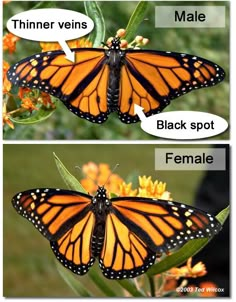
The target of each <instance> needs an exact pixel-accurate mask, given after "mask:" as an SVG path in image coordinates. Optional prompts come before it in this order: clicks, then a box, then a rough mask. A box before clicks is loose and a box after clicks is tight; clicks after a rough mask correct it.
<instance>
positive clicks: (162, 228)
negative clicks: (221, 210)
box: [112, 197, 221, 253]
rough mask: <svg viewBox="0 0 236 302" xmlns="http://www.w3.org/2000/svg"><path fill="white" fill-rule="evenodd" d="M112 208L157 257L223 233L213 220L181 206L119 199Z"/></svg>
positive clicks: (205, 214) (143, 199)
mask: <svg viewBox="0 0 236 302" xmlns="http://www.w3.org/2000/svg"><path fill="white" fill-rule="evenodd" d="M112 206H113V210H114V214H115V215H116V216H117V218H118V219H119V220H120V221H121V222H122V223H123V224H124V225H125V226H126V227H128V228H129V230H130V231H131V232H133V233H134V234H136V235H137V236H138V237H139V238H140V240H142V241H143V242H144V243H145V244H146V245H147V246H148V247H149V248H150V249H151V250H152V251H154V252H156V253H163V252H166V251H168V250H170V249H173V248H176V247H179V246H181V245H183V244H184V243H185V242H187V241H189V240H191V239H194V238H202V237H211V236H213V235H215V234H216V233H217V232H218V231H219V230H220V229H221V224H220V223H219V222H218V221H217V219H216V218H215V217H214V216H212V215H210V214H208V213H205V212H203V211H201V210H199V209H196V208H193V207H191V206H188V205H184V204H181V203H178V202H172V201H165V200H155V199H149V198H137V197H128V198H126V197H120V198H113V199H112ZM120 236H122V232H121V234H120Z"/></svg>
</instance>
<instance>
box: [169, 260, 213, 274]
mask: <svg viewBox="0 0 236 302" xmlns="http://www.w3.org/2000/svg"><path fill="white" fill-rule="evenodd" d="M169 273H170V275H171V276H173V277H174V278H176V279H179V278H197V277H203V276H205V275H206V274H207V270H206V266H205V264H204V263H202V262H201V261H200V262H198V263H197V264H195V265H194V266H193V267H192V257H190V258H189V259H188V261H187V264H186V265H185V266H182V267H180V268H177V267H173V268H172V269H170V270H169Z"/></svg>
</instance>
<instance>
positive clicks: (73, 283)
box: [56, 261, 93, 297]
mask: <svg viewBox="0 0 236 302" xmlns="http://www.w3.org/2000/svg"><path fill="white" fill-rule="evenodd" d="M56 267H57V270H58V272H59V274H60V276H61V277H62V278H63V280H64V281H65V282H66V283H67V284H68V285H69V287H70V288H71V289H72V290H73V292H74V293H75V294H76V295H77V296H81V297H92V296H93V294H92V293H91V292H90V291H88V290H87V289H86V288H85V287H84V285H83V284H82V283H81V282H79V280H78V279H77V278H75V277H74V275H73V274H72V273H71V271H69V270H68V269H66V268H64V267H63V266H62V265H61V264H59V262H58V261H56Z"/></svg>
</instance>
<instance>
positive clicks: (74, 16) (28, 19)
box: [7, 8, 94, 61]
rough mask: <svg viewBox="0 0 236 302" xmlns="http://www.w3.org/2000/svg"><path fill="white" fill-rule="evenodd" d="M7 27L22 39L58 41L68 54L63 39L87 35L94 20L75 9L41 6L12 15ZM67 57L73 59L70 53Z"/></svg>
mask: <svg viewBox="0 0 236 302" xmlns="http://www.w3.org/2000/svg"><path fill="white" fill-rule="evenodd" d="M7 28H8V30H9V31H10V32H11V33H13V34H14V35H16V36H18V37H21V38H23V39H27V40H32V41H40V42H56V41H58V42H59V43H60V45H61V46H62V47H63V50H64V51H65V53H66V54H67V55H68V54H69V52H70V53H71V51H70V49H69V47H68V46H67V44H66V42H65V41H69V40H72V39H76V38H80V37H83V36H85V35H87V34H88V33H90V32H91V31H92V30H93V28H94V22H93V20H92V19H91V18H89V17H88V16H86V15H84V14H81V13H79V12H76V11H72V10H67V9H59V8H42V9H33V10H28V11H25V12H21V13H19V14H16V15H14V16H13V17H11V18H10V19H9V20H8V21H7ZM73 55H74V53H73ZM68 59H73V58H72V57H71V54H70V58H68ZM73 61H74V60H73Z"/></svg>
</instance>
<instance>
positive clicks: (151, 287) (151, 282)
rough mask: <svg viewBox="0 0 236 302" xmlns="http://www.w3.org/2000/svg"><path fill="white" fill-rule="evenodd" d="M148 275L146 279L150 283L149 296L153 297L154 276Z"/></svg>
mask: <svg viewBox="0 0 236 302" xmlns="http://www.w3.org/2000/svg"><path fill="white" fill-rule="evenodd" d="M147 277H148V281H149V284H150V292H151V297H155V283H154V277H153V276H149V275H147Z"/></svg>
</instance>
